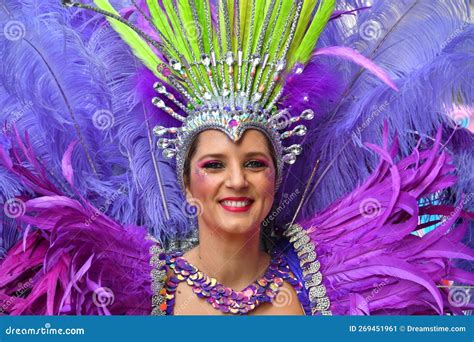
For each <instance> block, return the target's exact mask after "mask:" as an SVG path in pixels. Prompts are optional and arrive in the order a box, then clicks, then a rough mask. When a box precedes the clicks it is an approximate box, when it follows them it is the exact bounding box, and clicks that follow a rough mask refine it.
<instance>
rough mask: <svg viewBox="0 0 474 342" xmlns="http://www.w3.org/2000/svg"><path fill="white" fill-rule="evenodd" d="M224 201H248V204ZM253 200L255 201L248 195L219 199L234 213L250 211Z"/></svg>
mask: <svg viewBox="0 0 474 342" xmlns="http://www.w3.org/2000/svg"><path fill="white" fill-rule="evenodd" d="M224 202H247V203H248V204H246V205H241V204H239V205H235V204H234V205H230V204H229V203H225V204H224ZM253 202H254V201H253V200H252V199H250V198H248V197H226V198H224V199H222V200H220V201H219V203H220V205H221V206H222V208H224V209H225V210H227V211H230V212H233V213H242V212H246V211H248V210H249V209H250V208H251V207H252V204H253Z"/></svg>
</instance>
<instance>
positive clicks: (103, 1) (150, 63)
mask: <svg viewBox="0 0 474 342" xmlns="http://www.w3.org/2000/svg"><path fill="white" fill-rule="evenodd" d="M94 2H95V4H96V5H97V7H98V8H100V9H102V10H104V11H107V12H110V13H113V14H116V15H119V13H118V12H117V11H116V10H115V9H114V8H113V6H112V5H111V4H110V2H109V1H107V0H94ZM107 20H108V21H109V22H110V25H111V26H112V28H113V29H114V30H115V31H116V32H117V33H118V34H119V35H120V37H122V39H123V40H124V41H125V42H126V43H127V44H128V45H129V46H130V48H131V49H132V51H133V53H134V54H135V56H137V57H138V58H139V59H140V60H141V61H143V64H144V65H145V66H146V67H147V68H148V69H150V70H151V71H152V72H153V73H154V74H155V75H156V76H157V77H158V78H160V79H163V77H162V76H161V74H160V73H159V72H158V71H157V67H158V64H160V63H161V61H160V59H159V58H158V56H157V55H156V54H155V53H154V52H153V50H152V49H151V48H150V46H149V45H148V43H147V42H146V41H145V40H144V39H142V38H141V37H140V35H139V34H138V33H137V32H135V31H134V30H132V29H131V28H130V27H128V26H127V25H125V24H122V23H121V22H119V21H117V20H115V19H112V18H107Z"/></svg>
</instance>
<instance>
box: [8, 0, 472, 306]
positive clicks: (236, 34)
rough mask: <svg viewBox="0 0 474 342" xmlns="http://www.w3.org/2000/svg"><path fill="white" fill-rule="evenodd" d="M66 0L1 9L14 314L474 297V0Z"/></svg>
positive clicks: (445, 302)
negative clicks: (122, 2) (457, 113)
mask: <svg viewBox="0 0 474 342" xmlns="http://www.w3.org/2000/svg"><path fill="white" fill-rule="evenodd" d="M62 2H63V4H64V5H66V6H67V7H68V8H67V9H64V8H59V7H58V6H56V5H55V2H53V0H50V1H39V0H23V1H21V2H20V3H19V2H18V1H15V0H4V1H3V3H4V5H3V3H2V6H0V7H1V8H0V14H1V16H0V19H1V20H2V22H1V23H2V24H3V21H5V20H6V21H7V24H6V25H5V27H11V26H12V25H14V26H16V27H17V28H20V29H21V30H16V31H15V32H16V33H18V34H16V35H15V32H14V31H12V32H10V31H9V30H5V32H6V35H5V36H6V38H7V39H6V40H2V41H0V56H1V57H2V66H1V75H0V76H1V77H0V81H1V83H0V105H1V107H0V108H4V111H3V112H2V113H0V123H1V122H3V121H5V125H4V126H5V129H4V130H3V131H2V134H0V141H1V142H2V145H1V146H0V163H1V168H0V177H2V178H0V189H1V190H2V192H1V194H0V195H1V198H2V199H3V200H4V205H3V208H4V213H5V215H4V217H2V219H0V225H1V228H2V231H1V233H2V243H3V244H4V245H3V246H2V248H3V249H1V251H3V250H4V251H5V253H3V254H4V257H3V260H2V261H1V264H0V312H1V313H6V314H12V315H19V314H30V315H31V314H47V315H64V314H72V315H84V314H88V315H108V314H114V315H124V314H127V315H137V314H138V315H150V314H151V315H332V314H338V315H387V314H392V315H411V314H413V315H421V314H439V315H443V314H464V313H466V312H467V310H469V309H472V307H473V306H472V304H471V303H470V302H469V301H470V298H471V296H470V294H469V292H468V290H469V287H468V285H474V275H473V273H471V272H469V271H468V270H466V269H469V264H468V265H466V264H462V263H461V262H460V260H455V259H464V260H467V261H473V260H474V253H473V251H472V250H471V249H470V248H469V247H468V246H466V245H465V244H464V243H463V242H462V241H464V240H463V239H464V238H465V236H466V232H467V230H468V228H469V224H471V219H472V218H473V214H472V213H470V212H469V209H471V208H472V205H471V204H470V200H471V199H472V193H471V194H470V195H469V196H466V195H465V193H466V191H469V192H471V191H472V177H471V175H472V172H471V170H470V167H471V166H472V165H474V163H472V159H473V148H474V147H473V145H472V133H471V132H469V131H468V130H467V129H465V128H467V127H469V125H464V123H465V121H466V120H467V121H469V119H470V118H469V117H466V118H464V119H466V120H459V123H461V124H463V125H464V126H466V127H464V128H463V127H461V125H460V124H459V123H453V122H452V121H450V118H449V116H448V115H444V114H440V113H445V112H450V111H451V109H452V108H454V107H457V106H459V105H462V106H463V108H471V107H472V101H473V99H472V94H474V92H473V91H472V82H471V80H472V79H473V78H474V75H473V71H474V67H473V61H474V58H472V53H470V52H469V51H470V47H471V46H469V43H466V42H472V39H471V38H472V34H473V32H474V31H472V30H469V29H467V28H466V32H461V33H459V27H460V26H462V24H463V22H464V23H465V22H466V20H468V18H469V17H470V12H469V11H470V7H469V4H468V2H467V1H463V0H455V1H449V2H435V1H428V0H426V1H418V0H417V1H415V0H413V1H411V0H408V1H403V2H389V1H387V2H384V1H379V2H377V4H376V5H374V6H373V7H372V8H370V9H369V8H367V7H362V8H361V7H358V5H359V3H360V2H359V1H352V0H341V1H340V2H339V5H338V6H339V7H338V9H337V10H336V5H335V1H333V0H320V1H314V0H295V1H287V0H262V1H260V0H226V1H223V0H207V1H195V0H182V1H181V0H180V1H174V0H173V1H172V0H162V1H148V0H147V1H144V0H141V1H131V3H130V7H126V8H117V9H116V8H114V6H113V5H112V2H109V1H106V0H101V1H95V2H94V3H96V6H97V7H94V6H92V5H89V4H84V3H82V2H77V1H62ZM114 3H115V2H114ZM76 7H77V8H76ZM84 10H87V11H84ZM4 11H6V12H5V14H6V15H5V16H4V14H3V13H4ZM90 11H94V12H97V13H100V14H101V16H95V13H94V16H90V14H91V12H90ZM103 16H105V17H106V18H107V20H108V22H107V21H106V20H105V19H104V18H103ZM12 18H14V20H13V21H12ZM329 21H331V23H330V24H329V25H328V27H327V28H326V29H325V26H326V24H327V23H328V22H329ZM379 21H381V22H379ZM465 26H466V25H464V26H462V27H465ZM2 27H3V26H2ZM359 27H360V30H359V29H358V28H359ZM418 30H419V31H418ZM17 31H18V32H17ZM452 32H458V33H459V37H454V38H453V33H452ZM7 33H8V34H7ZM417 33H419V34H417ZM413 37H415V40H416V44H415V43H414V41H413ZM433 37H436V39H438V38H443V41H442V42H439V41H435V39H434V38H433ZM334 43H337V44H340V45H350V46H352V47H354V48H357V49H358V50H359V51H363V53H364V54H365V55H367V56H372V57H373V58H374V59H375V60H376V61H377V62H379V63H380V64H382V65H384V66H390V68H391V70H390V75H389V73H388V72H387V71H385V70H384V69H382V68H381V67H379V66H377V65H375V63H373V62H372V61H370V60H368V59H367V58H365V57H363V56H362V54H361V53H360V52H358V51H355V50H353V49H352V48H349V47H346V46H328V45H329V44H334ZM317 44H319V45H318V47H317V48H316V46H317ZM328 56H330V58H328ZM341 57H342V59H343V60H341V59H340V58H341ZM347 60H349V61H350V62H354V63H355V65H351V64H349V63H348V62H347ZM65 66H67V68H65ZM137 66H138V67H137ZM361 67H363V68H364V69H361ZM458 75H462V76H463V77H465V78H466V80H467V81H466V80H464V78H463V79H462V80H461V79H459V80H458V78H457V76H458ZM469 75H471V76H469ZM392 77H393V78H395V80H392ZM427 80H428V81H429V82H428V83H426V82H427ZM448 85H449V86H448ZM4 94H5V95H4ZM453 94H454V95H453ZM466 94H467V95H466ZM24 103H28V110H27V111H23V110H21V112H22V115H21V116H17V115H14V118H13V119H14V120H13V121H14V122H13V121H12V118H11V117H8V116H5V115H6V114H5V113H12V112H13V113H14V112H18V111H20V110H19V109H18V108H21V107H22V105H23V107H24ZM104 107H107V108H104ZM109 107H110V108H109ZM374 108H375V109H374ZM466 113H468V111H466ZM466 113H464V115H466ZM98 114H100V115H98ZM467 116H468V115H467ZM12 122H13V123H14V124H15V125H13V124H12ZM104 123H105V124H104ZM395 130H398V132H399V133H401V134H400V136H401V137H403V139H401V140H399V139H398V136H397V134H392V135H390V133H391V132H394V131H395ZM365 141H368V142H369V143H367V144H363V142H365ZM400 152H401V153H400ZM117 189H120V190H117ZM190 206H191V207H194V208H197V210H191V211H188V209H189V207H190ZM97 208H99V209H97ZM195 236H197V237H195ZM464 262H465V261H464Z"/></svg>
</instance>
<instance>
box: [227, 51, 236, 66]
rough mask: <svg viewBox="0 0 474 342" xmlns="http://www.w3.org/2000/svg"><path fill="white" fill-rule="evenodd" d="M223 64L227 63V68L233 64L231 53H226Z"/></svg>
mask: <svg viewBox="0 0 474 342" xmlns="http://www.w3.org/2000/svg"><path fill="white" fill-rule="evenodd" d="M225 62H226V63H227V65H228V66H231V65H232V64H234V54H233V53H232V51H229V52H227V57H226V59H225Z"/></svg>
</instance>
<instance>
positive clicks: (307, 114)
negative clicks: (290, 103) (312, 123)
mask: <svg viewBox="0 0 474 342" xmlns="http://www.w3.org/2000/svg"><path fill="white" fill-rule="evenodd" d="M300 117H301V118H302V119H303V120H313V119H314V111H313V110H312V109H306V110H305V111H303V113H301V115H300Z"/></svg>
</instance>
